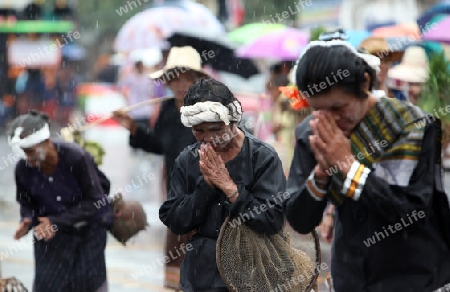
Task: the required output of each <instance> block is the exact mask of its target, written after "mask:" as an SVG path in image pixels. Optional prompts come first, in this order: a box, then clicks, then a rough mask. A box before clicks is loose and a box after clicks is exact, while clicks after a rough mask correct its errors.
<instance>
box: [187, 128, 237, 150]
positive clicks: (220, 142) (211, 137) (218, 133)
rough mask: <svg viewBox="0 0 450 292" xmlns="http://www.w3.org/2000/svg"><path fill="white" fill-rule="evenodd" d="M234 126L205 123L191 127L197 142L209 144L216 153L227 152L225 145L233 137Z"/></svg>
mask: <svg viewBox="0 0 450 292" xmlns="http://www.w3.org/2000/svg"><path fill="white" fill-rule="evenodd" d="M234 127H235V125H234V124H230V125H228V126H227V125H225V123H223V122H206V123H201V124H198V125H197V126H193V127H192V133H193V134H194V136H195V138H196V139H197V141H199V142H201V143H209V144H211V146H212V147H213V149H214V150H215V151H216V152H222V151H226V150H227V145H228V144H229V143H230V142H231V140H232V139H233V138H234V137H235V135H234V134H233V130H234Z"/></svg>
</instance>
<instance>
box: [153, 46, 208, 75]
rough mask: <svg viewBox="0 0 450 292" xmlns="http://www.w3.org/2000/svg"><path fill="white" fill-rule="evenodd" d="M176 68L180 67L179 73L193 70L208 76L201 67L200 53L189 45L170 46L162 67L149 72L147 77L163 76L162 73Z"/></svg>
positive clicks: (164, 73)
mask: <svg viewBox="0 0 450 292" xmlns="http://www.w3.org/2000/svg"><path fill="white" fill-rule="evenodd" d="M178 68H179V69H180V71H179V73H182V72H186V70H193V71H196V72H197V73H200V75H203V76H204V77H209V75H208V73H206V71H204V70H203V69H202V59H201V57H200V54H199V53H198V52H197V51H196V50H195V49H194V48H193V47H191V46H184V47H172V48H171V49H170V52H169V56H168V57H167V62H166V65H165V66H164V68H163V69H161V70H158V71H156V72H153V73H151V74H149V77H150V78H152V79H159V78H164V77H163V75H166V74H167V72H168V71H170V70H174V69H178ZM183 70H185V71H183ZM166 77H167V78H168V77H169V76H166ZM167 78H166V79H167Z"/></svg>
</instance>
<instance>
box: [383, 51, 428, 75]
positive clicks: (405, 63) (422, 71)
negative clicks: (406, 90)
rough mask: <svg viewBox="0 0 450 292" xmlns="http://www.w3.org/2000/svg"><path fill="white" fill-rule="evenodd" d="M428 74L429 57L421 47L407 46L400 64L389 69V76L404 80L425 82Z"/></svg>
mask: <svg viewBox="0 0 450 292" xmlns="http://www.w3.org/2000/svg"><path fill="white" fill-rule="evenodd" d="M428 75H429V64H428V57H427V54H426V52H425V50H424V49H423V48H421V47H409V48H407V49H406V51H405V55H404V56H403V58H402V61H401V62H400V64H399V65H397V66H395V67H393V68H391V69H389V71H388V78H391V79H397V80H401V81H404V82H414V83H425V82H426V81H427V80H428Z"/></svg>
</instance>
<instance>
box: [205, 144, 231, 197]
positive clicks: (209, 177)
mask: <svg viewBox="0 0 450 292" xmlns="http://www.w3.org/2000/svg"><path fill="white" fill-rule="evenodd" d="M199 154H200V162H199V164H200V172H201V173H202V174H203V178H204V180H205V181H206V183H207V184H208V185H210V186H211V187H217V188H218V189H220V190H222V191H223V192H224V193H225V195H230V194H232V193H233V192H235V191H236V189H237V186H236V184H235V183H234V181H233V180H232V179H231V177H230V174H229V172H228V169H227V168H226V166H225V163H224V162H223V160H222V157H220V155H217V154H216V152H215V151H214V149H213V148H212V147H211V145H209V144H202V145H201V146H200V150H199ZM233 199H235V198H233Z"/></svg>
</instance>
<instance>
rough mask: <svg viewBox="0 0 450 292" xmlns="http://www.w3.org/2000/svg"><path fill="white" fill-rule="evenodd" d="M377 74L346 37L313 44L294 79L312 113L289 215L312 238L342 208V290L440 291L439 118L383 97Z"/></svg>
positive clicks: (446, 257)
mask: <svg viewBox="0 0 450 292" xmlns="http://www.w3.org/2000/svg"><path fill="white" fill-rule="evenodd" d="M375 76H376V73H375V71H374V70H373V68H371V67H370V65H369V64H368V63H367V62H366V61H365V60H364V59H363V58H362V57H361V56H360V55H359V54H358V53H357V52H356V50H355V49H354V48H353V47H351V46H350V45H349V44H348V43H346V42H343V41H330V42H321V41H318V42H311V43H310V44H309V45H308V47H307V48H305V50H304V52H303V53H302V55H301V56H300V58H299V60H298V67H297V71H296V82H297V86H298V89H299V91H300V93H302V95H303V96H304V97H305V98H307V100H308V102H309V104H310V105H311V108H312V109H313V110H314V111H313V114H312V115H311V116H309V117H308V118H307V119H305V120H304V121H303V122H302V123H301V124H300V125H298V127H297V129H296V132H295V135H296V141H297V145H296V149H295V153H294V158H293V161H292V165H291V169H290V174H289V178H288V187H287V191H288V192H289V193H290V198H289V200H287V202H286V204H285V209H286V216H287V219H288V220H289V222H290V224H291V225H292V227H293V228H294V229H295V230H297V231H298V232H300V233H304V234H306V233H308V232H311V230H313V229H314V228H315V227H316V226H318V225H319V224H320V221H321V220H322V215H323V211H324V209H325V208H326V206H327V203H328V202H329V201H330V202H332V203H333V204H334V205H335V206H336V210H337V212H336V231H335V237H334V242H333V251H332V252H333V258H332V265H331V275H332V279H333V284H334V289H335V291H337V292H341V291H344V292H346V291H370V292H378V291H379V292H381V291H383V292H384V291H421V292H423V291H433V290H435V289H438V288H439V287H442V286H444V285H445V284H446V283H450V236H449V229H448V224H450V217H449V216H450V210H449V202H448V198H447V196H446V195H445V192H444V191H443V188H442V182H441V178H442V168H441V165H440V164H441V161H440V157H441V150H440V140H441V127H440V122H439V121H438V120H434V119H431V118H429V117H428V116H427V115H426V114H425V113H424V112H423V111H422V110H421V109H420V108H418V107H416V106H413V105H410V104H406V103H403V102H401V101H398V100H395V99H388V98H378V97H377V96H375V95H374V94H373V93H371V91H372V87H373V84H374V81H375V78H376V77H375ZM421 122H423V123H421ZM446 223H447V226H446V225H445V224H446Z"/></svg>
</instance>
